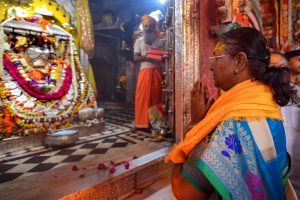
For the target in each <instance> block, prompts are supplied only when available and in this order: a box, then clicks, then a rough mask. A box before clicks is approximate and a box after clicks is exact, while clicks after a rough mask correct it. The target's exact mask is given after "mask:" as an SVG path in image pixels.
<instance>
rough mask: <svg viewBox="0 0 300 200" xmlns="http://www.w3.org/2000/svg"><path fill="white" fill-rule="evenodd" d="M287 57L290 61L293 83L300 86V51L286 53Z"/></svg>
mask: <svg viewBox="0 0 300 200" xmlns="http://www.w3.org/2000/svg"><path fill="white" fill-rule="evenodd" d="M285 56H286V58H287V59H288V61H289V68H290V73H291V82H292V83H294V84H296V85H300V80H299V75H300V49H298V50H292V51H288V52H286V53H285Z"/></svg>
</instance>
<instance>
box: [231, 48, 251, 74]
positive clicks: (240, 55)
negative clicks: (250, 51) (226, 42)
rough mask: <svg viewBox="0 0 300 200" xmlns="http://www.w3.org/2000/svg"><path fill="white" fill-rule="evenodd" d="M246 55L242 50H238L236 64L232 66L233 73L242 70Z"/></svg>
mask: <svg viewBox="0 0 300 200" xmlns="http://www.w3.org/2000/svg"><path fill="white" fill-rule="evenodd" d="M247 62H248V59H247V55H246V54H245V53H244V52H240V53H238V54H237V61H236V66H235V68H234V73H236V74H237V73H238V72H240V71H242V70H244V69H245V67H246V66H247Z"/></svg>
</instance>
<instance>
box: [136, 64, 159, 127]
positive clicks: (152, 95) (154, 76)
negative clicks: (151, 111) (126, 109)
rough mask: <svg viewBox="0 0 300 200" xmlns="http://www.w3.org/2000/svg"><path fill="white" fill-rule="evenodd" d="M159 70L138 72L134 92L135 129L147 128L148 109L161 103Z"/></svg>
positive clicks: (151, 69) (147, 69) (148, 69)
mask: <svg viewBox="0 0 300 200" xmlns="http://www.w3.org/2000/svg"><path fill="white" fill-rule="evenodd" d="M161 82H162V76H161V69H160V68H144V69H142V70H141V71H140V72H139V76H138V80H137V87H136V92H135V120H134V121H135V127H137V128H148V127H149V117H148V108H150V107H151V106H154V105H156V104H159V103H161V98H162V89H161Z"/></svg>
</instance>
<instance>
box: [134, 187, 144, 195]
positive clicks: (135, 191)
mask: <svg viewBox="0 0 300 200" xmlns="http://www.w3.org/2000/svg"><path fill="white" fill-rule="evenodd" d="M134 193H135V194H142V193H143V189H141V188H135V189H134Z"/></svg>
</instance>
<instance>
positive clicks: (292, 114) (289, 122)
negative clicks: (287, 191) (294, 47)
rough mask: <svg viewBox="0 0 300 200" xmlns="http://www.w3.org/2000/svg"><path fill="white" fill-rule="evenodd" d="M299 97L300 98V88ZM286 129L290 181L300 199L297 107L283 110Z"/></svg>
mask: <svg viewBox="0 0 300 200" xmlns="http://www.w3.org/2000/svg"><path fill="white" fill-rule="evenodd" d="M296 89H297V90H298V96H299V97H300V94H299V93H300V88H299V86H298V87H296ZM281 112H282V116H283V120H284V129H285V134H286V146H287V151H288V152H289V154H290V156H291V160H292V168H291V172H290V181H291V183H292V185H293V187H294V189H295V192H296V193H297V196H298V197H300V107H297V105H288V106H285V107H282V108H281Z"/></svg>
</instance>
